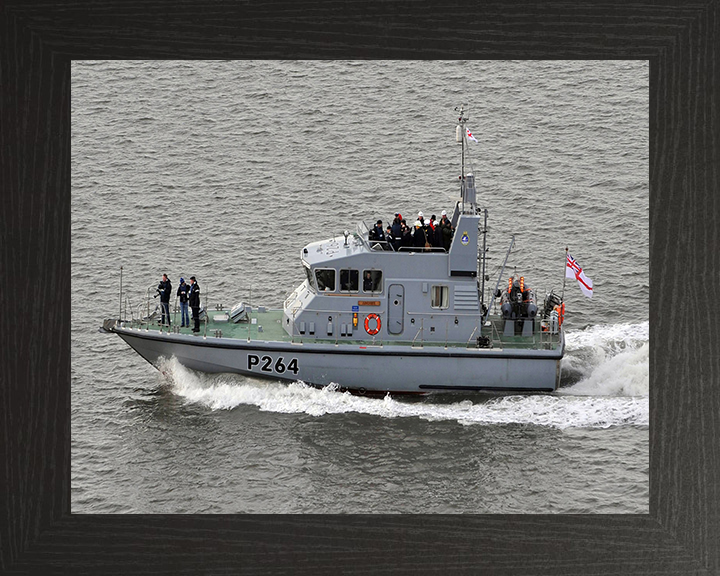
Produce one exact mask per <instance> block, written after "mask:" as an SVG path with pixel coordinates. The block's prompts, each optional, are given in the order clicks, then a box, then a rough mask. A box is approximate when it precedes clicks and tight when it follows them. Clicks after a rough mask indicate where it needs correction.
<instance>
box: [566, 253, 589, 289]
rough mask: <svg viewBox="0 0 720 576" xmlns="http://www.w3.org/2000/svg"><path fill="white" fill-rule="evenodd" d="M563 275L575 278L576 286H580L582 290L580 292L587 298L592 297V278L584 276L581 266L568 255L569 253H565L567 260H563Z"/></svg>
mask: <svg viewBox="0 0 720 576" xmlns="http://www.w3.org/2000/svg"><path fill="white" fill-rule="evenodd" d="M565 277H566V278H575V279H576V280H577V281H578V286H580V290H582V293H583V294H585V296H587V297H588V298H592V295H593V283H592V280H590V278H588V277H587V276H585V273H584V272H583V271H582V268H580V265H579V264H578V263H577V260H575V258H573V257H572V256H570V254H567V261H566V262H565Z"/></svg>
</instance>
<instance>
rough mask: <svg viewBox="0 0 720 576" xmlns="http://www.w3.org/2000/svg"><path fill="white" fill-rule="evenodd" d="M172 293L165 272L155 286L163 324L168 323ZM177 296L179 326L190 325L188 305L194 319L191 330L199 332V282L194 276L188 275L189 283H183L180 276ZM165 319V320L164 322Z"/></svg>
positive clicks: (170, 284)
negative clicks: (178, 301) (178, 302)
mask: <svg viewBox="0 0 720 576" xmlns="http://www.w3.org/2000/svg"><path fill="white" fill-rule="evenodd" d="M171 294H172V283H171V282H170V279H169V278H168V275H167V274H163V275H162V280H160V284H158V287H157V294H156V295H155V296H156V297H157V296H158V295H159V296H160V309H161V310H162V320H161V321H160V323H161V324H163V325H168V326H169V325H170V324H171V322H170V295H171ZM176 295H177V297H178V298H179V300H180V318H181V323H180V327H181V328H185V327H187V328H189V327H190V316H189V314H188V306H189V307H190V308H191V309H192V318H193V321H194V326H193V329H192V331H193V332H200V284H198V283H197V281H196V280H195V276H190V284H186V283H185V278H180V286H178V289H177V294H176ZM166 320H167V322H166Z"/></svg>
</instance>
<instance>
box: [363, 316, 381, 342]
mask: <svg viewBox="0 0 720 576" xmlns="http://www.w3.org/2000/svg"><path fill="white" fill-rule="evenodd" d="M370 320H375V328H373V329H372V330H371V329H370ZM380 326H382V323H381V322H380V316H378V315H377V314H375V313H374V312H372V313H370V314H368V315H367V316H365V332H367V333H368V334H370V336H375V334H377V333H378V332H380Z"/></svg>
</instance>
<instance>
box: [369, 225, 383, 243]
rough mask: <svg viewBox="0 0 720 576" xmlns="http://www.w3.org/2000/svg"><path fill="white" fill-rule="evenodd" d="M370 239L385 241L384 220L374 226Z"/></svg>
mask: <svg viewBox="0 0 720 576" xmlns="http://www.w3.org/2000/svg"><path fill="white" fill-rule="evenodd" d="M368 238H369V239H370V240H380V241H383V240H385V233H384V232H383V228H382V220H378V221H377V223H376V224H375V226H373V228H372V230H370V234H369V235H368Z"/></svg>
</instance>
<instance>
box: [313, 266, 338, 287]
mask: <svg viewBox="0 0 720 576" xmlns="http://www.w3.org/2000/svg"><path fill="white" fill-rule="evenodd" d="M315 278H316V279H317V287H318V291H320V292H334V291H335V270H333V269H332V268H321V269H319V270H315Z"/></svg>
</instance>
